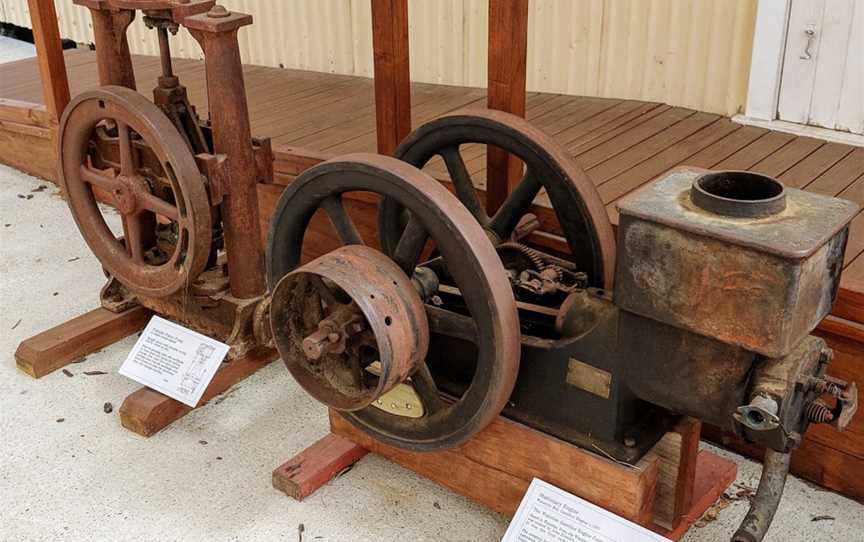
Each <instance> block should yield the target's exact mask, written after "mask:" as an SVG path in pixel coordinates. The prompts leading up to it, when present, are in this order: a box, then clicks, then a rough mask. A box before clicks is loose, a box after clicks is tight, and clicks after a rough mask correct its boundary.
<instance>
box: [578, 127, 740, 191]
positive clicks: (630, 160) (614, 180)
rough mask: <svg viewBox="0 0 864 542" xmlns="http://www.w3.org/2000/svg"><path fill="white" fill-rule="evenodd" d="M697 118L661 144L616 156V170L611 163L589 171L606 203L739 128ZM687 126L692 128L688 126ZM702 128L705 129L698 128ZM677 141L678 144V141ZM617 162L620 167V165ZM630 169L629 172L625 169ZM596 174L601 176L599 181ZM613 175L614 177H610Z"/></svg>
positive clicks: (667, 135) (650, 143)
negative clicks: (659, 149)
mask: <svg viewBox="0 0 864 542" xmlns="http://www.w3.org/2000/svg"><path fill="white" fill-rule="evenodd" d="M695 117H696V115H694V116H693V117H690V118H689V119H687V120H686V121H682V123H681V126H678V125H676V127H678V128H679V129H678V130H677V133H675V134H674V135H673V133H672V132H673V130H671V129H670V130H668V131H667V132H668V133H667V132H664V133H663V134H661V135H662V140H661V141H656V142H655V141H650V140H649V141H646V142H644V143H643V144H640V145H638V147H636V148H634V149H633V150H631V151H628V152H627V153H625V154H623V155H621V156H619V157H617V158H616V159H615V160H614V162H615V163H616V165H615V166H614V167H607V164H608V163H609V162H606V163H604V164H602V165H601V166H600V167H597V168H594V169H593V170H589V172H588V174H589V175H590V176H591V177H592V180H594V182H595V184H599V187H598V191H599V192H600V198H601V199H602V200H603V203H609V202H612V201H615V200H616V199H618V198H619V197H621V196H623V195H624V194H627V193H628V192H630V191H632V190H634V189H636V188H638V187H639V186H642V185H643V184H644V183H646V182H648V181H650V180H651V179H654V178H656V177H658V176H659V175H661V174H663V173H665V172H666V171H668V170H669V169H670V168H672V167H674V166H675V165H677V164H680V163H682V162H684V161H686V157H687V156H690V155H692V154H695V153H696V152H697V151H699V150H700V149H702V148H703V147H705V146H707V145H710V144H711V143H713V142H715V141H717V140H718V139H720V138H721V137H723V136H725V135H726V134H728V133H730V132H732V131H734V130H736V129H737V128H736V126H735V125H734V124H733V123H732V122H731V121H730V120H728V119H719V120H715V121H713V122H710V124H708V125H703V124H702V123H704V122H709V121H707V120H706V121H699V120H698V119H696V118H695ZM691 120H692V121H693V123H692V124H691V123H689V121H691ZM685 123H687V124H690V125H689V126H686V127H685V126H684V124H685ZM700 125H703V127H702V128H699V126H700ZM688 132H689V134H688ZM676 138H677V141H675V139H676ZM653 139H654V138H652V140H653ZM664 145H665V146H666V148H665V149H663V150H662V151H660V152H658V153H655V154H653V155H651V153H652V152H653V151H654V150H655V149H656V148H660V147H662V146H664ZM646 155H649V157H648V158H645V159H644V160H641V161H640V158H642V157H643V156H646ZM618 163H620V164H621V165H617V164H618ZM627 166H629V169H626V170H622V168H626V167H627ZM619 170H621V172H620V173H617V174H614V173H615V172H616V171H619ZM594 172H598V173H599V175H597V177H596V179H595V173H594ZM612 174H614V175H613V176H612V177H609V175H612Z"/></svg>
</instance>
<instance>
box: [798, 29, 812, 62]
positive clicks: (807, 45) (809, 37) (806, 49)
mask: <svg viewBox="0 0 864 542" xmlns="http://www.w3.org/2000/svg"><path fill="white" fill-rule="evenodd" d="M804 35H806V36H807V43H805V44H804V52H803V53H802V54H801V56H799V57H798V58H800V59H801V60H810V59H811V58H813V55H811V54H810V45H811V44H812V43H813V38H814V37H815V36H816V25H812V24H808V25H807V28H806V29H804Z"/></svg>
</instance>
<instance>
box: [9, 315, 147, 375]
mask: <svg viewBox="0 0 864 542" xmlns="http://www.w3.org/2000/svg"><path fill="white" fill-rule="evenodd" d="M151 315H152V313H151V312H150V311H149V310H147V309H145V308H144V307H142V306H140V305H139V306H136V307H133V308H131V309H129V310H127V311H124V312H120V313H116V312H111V311H109V310H107V309H103V308H102V307H99V308H98V309H93V310H92V311H90V312H87V313H84V314H82V315H81V316H78V317H76V318H73V319H71V320H69V321H67V322H63V323H62V324H60V325H58V326H55V327H53V328H51V329H49V330H47V331H43V332H42V333H40V334H38V335H34V336H33V337H30V338H29V339H25V340H23V341H21V344H19V345H18V349H17V350H16V351H15V362H16V364H17V365H18V368H19V369H21V370H22V371H24V372H25V373H27V374H29V375H30V376H32V377H34V378H42V377H43V376H45V375H47V374H49V373H52V372H54V371H56V370H57V369H60V368H62V367H65V366H66V365H68V364H69V363H71V362H72V361H74V360H76V359H79V358H81V357H83V356H86V355H88V354H92V353H93V352H96V351H97V350H101V349H102V348H105V347H106V346H108V345H110V344H113V343H115V342H117V341H119V340H120V339H122V338H124V337H126V336H128V335H131V334H132V333H135V332H136V331H139V330H141V329H143V328H144V326H145V325H147V322H148V321H149V320H150V316H151Z"/></svg>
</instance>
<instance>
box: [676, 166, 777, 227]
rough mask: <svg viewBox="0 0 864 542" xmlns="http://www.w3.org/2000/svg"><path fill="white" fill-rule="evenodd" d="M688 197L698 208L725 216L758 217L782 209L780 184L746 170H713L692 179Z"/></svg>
mask: <svg viewBox="0 0 864 542" xmlns="http://www.w3.org/2000/svg"><path fill="white" fill-rule="evenodd" d="M690 199H691V200H692V201H693V203H694V204H696V205H697V206H698V207H701V208H702V209H705V210H706V211H711V212H712V213H717V214H721V215H725V216H733V217H748V218H758V217H764V216H770V215H773V214H776V213H779V212H780V211H782V210H784V209H785V208H786V190H785V188H784V186H783V184H782V183H781V182H780V181H778V180H776V179H773V178H771V177H768V176H766V175H760V174H758V173H751V172H749V171H717V172H713V173H707V174H705V175H701V176H699V177H698V178H697V179H696V180H695V181H694V182H693V188H692V189H691V191H690Z"/></svg>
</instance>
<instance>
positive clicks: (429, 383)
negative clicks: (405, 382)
mask: <svg viewBox="0 0 864 542" xmlns="http://www.w3.org/2000/svg"><path fill="white" fill-rule="evenodd" d="M411 383H412V384H413V385H414V391H416V392H417V395H419V396H420V399H421V400H422V401H423V407H424V408H425V409H426V413H427V414H428V415H430V416H431V415H433V414H435V413H436V412H440V411H441V410H444V409H445V408H446V407H447V404H446V403H445V402H444V400H443V399H441V394H440V393H439V392H438V386H436V385H435V380H434V379H433V378H432V373H431V372H430V371H429V366H427V365H426V363H424V362H421V363H420V366H419V367H418V368H417V370H416V371H415V372H414V374H412V375H411Z"/></svg>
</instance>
